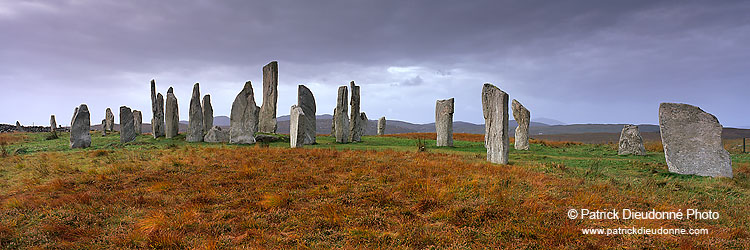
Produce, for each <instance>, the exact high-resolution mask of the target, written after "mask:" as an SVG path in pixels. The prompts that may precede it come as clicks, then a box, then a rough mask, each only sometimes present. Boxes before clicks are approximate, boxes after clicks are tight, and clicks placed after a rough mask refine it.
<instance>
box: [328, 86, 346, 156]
mask: <svg viewBox="0 0 750 250" xmlns="http://www.w3.org/2000/svg"><path fill="white" fill-rule="evenodd" d="M347 96H348V91H347V88H346V86H341V87H339V93H338V98H337V99H336V109H334V110H333V122H334V125H333V129H335V130H334V131H332V132H331V133H333V134H335V136H336V142H338V143H347V142H349V117H348V115H349V107H347V105H346V104H347V103H346V101H347V100H348V99H349V98H348V97H347Z"/></svg>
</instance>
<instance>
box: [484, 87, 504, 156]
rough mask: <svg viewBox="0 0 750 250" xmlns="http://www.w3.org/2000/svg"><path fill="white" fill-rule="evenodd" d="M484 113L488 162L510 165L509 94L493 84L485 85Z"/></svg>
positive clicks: (485, 145)
mask: <svg viewBox="0 0 750 250" xmlns="http://www.w3.org/2000/svg"><path fill="white" fill-rule="evenodd" d="M482 113H483V114H484V127H485V132H484V147H485V148H487V161H489V162H492V163H499V164H508V148H509V146H510V143H509V142H510V137H509V135H508V94H506V93H505V92H503V91H502V90H500V89H499V88H497V87H495V86H494V85H492V84H489V83H485V84H484V87H483V88H482Z"/></svg>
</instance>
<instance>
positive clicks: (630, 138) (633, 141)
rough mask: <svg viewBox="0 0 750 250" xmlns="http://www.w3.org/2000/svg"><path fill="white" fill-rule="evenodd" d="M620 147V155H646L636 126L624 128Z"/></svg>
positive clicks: (618, 150) (618, 151)
mask: <svg viewBox="0 0 750 250" xmlns="http://www.w3.org/2000/svg"><path fill="white" fill-rule="evenodd" d="M514 112H515V111H514ZM619 145H620V146H619V148H618V149H617V154H618V155H646V148H645V147H643V138H642V137H641V132H640V131H639V130H638V126H636V125H630V124H628V125H625V126H624V127H623V128H622V132H621V133H620V144H619Z"/></svg>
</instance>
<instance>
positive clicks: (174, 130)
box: [164, 87, 180, 138]
mask: <svg viewBox="0 0 750 250" xmlns="http://www.w3.org/2000/svg"><path fill="white" fill-rule="evenodd" d="M164 121H165V124H164V133H165V136H166V137H167V138H174V137H175V136H177V134H179V132H180V108H179V105H178V102H177V97H176V96H175V95H174V89H173V88H172V87H169V89H168V90H167V103H166V109H165V111H164Z"/></svg>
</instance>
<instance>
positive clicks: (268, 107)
mask: <svg viewBox="0 0 750 250" xmlns="http://www.w3.org/2000/svg"><path fill="white" fill-rule="evenodd" d="M278 86H279V64H278V63H277V62H276V61H272V62H270V63H268V64H267V65H266V66H263V105H261V107H260V117H259V119H260V120H259V124H258V129H259V131H260V132H262V133H276V126H277V124H276V103H277V99H278V97H279V92H278V89H277V88H278Z"/></svg>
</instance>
